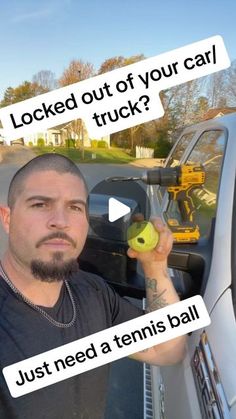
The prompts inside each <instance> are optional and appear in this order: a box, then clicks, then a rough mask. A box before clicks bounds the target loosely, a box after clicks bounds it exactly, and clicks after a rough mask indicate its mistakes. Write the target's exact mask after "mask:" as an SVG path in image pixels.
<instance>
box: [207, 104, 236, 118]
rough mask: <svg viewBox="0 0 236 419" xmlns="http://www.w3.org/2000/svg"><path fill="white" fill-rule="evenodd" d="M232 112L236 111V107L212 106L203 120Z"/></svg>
mask: <svg viewBox="0 0 236 419" xmlns="http://www.w3.org/2000/svg"><path fill="white" fill-rule="evenodd" d="M232 112H236V108H233V107H232V108H211V109H208V111H207V112H206V113H205V115H204V116H203V121H206V120H207V119H213V118H217V117H220V116H223V115H226V114H229V113H232Z"/></svg>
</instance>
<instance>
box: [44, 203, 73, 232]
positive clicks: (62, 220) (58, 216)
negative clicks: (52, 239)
mask: <svg viewBox="0 0 236 419" xmlns="http://www.w3.org/2000/svg"><path fill="white" fill-rule="evenodd" d="M48 227H49V228H59V229H66V228H68V227H69V219H68V215H67V214H66V211H65V209H63V208H54V209H53V210H52V212H51V214H50V217H49V220H48Z"/></svg>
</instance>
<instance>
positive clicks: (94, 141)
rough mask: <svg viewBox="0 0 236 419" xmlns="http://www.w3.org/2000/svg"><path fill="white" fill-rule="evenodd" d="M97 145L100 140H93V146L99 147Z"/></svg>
mask: <svg viewBox="0 0 236 419" xmlns="http://www.w3.org/2000/svg"><path fill="white" fill-rule="evenodd" d="M97 146H98V140H91V147H92V148H97Z"/></svg>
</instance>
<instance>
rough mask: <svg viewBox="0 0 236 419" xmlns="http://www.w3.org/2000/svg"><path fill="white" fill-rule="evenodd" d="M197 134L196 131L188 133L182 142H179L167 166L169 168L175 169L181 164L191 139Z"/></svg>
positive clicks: (181, 139) (182, 138)
mask: <svg viewBox="0 0 236 419" xmlns="http://www.w3.org/2000/svg"><path fill="white" fill-rule="evenodd" d="M194 134H195V131H193V132H188V133H187V134H184V135H183V136H182V137H181V138H180V140H179V141H178V144H177V146H176V148H175V149H174V151H173V153H172V156H171V158H170V160H169V162H168V164H167V166H170V167H174V166H177V165H178V164H179V162H180V159H181V157H182V155H183V153H184V152H185V150H186V148H187V147H188V145H189V143H190V141H191V139H192V138H193V136H194Z"/></svg>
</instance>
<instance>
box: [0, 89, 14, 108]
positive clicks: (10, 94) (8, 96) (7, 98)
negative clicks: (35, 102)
mask: <svg viewBox="0 0 236 419" xmlns="http://www.w3.org/2000/svg"><path fill="white" fill-rule="evenodd" d="M12 103H14V89H13V87H8V88H7V89H6V90H5V93H4V96H3V100H2V101H1V104H0V106H1V107H2V108H3V107H4V106H8V105H11V104H12Z"/></svg>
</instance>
